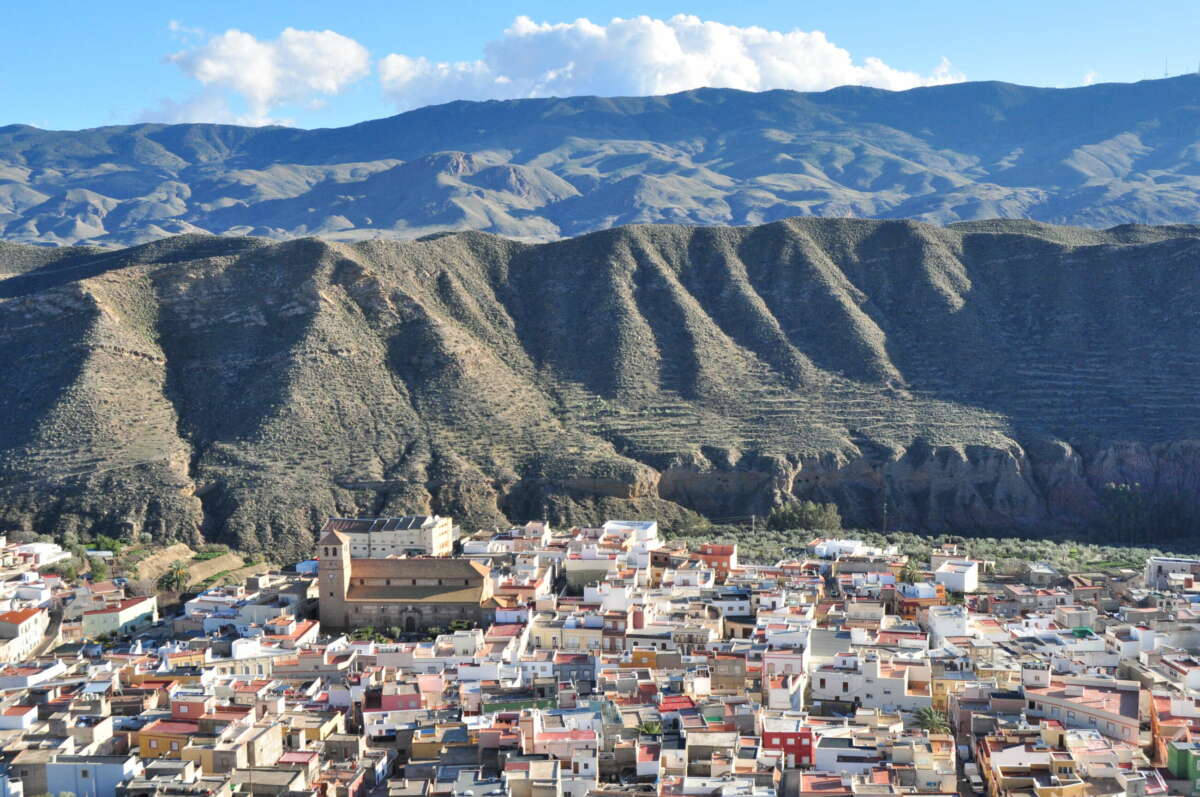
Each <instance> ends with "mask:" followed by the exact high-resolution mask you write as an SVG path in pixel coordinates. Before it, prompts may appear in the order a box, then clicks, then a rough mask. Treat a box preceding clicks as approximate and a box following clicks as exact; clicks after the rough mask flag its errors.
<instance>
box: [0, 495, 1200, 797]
mask: <svg viewBox="0 0 1200 797" xmlns="http://www.w3.org/2000/svg"><path fill="white" fill-rule="evenodd" d="M88 553H89V555H95V556H97V557H99V559H101V560H102V559H103V558H104V552H103V551H90V552H88ZM314 553H315V556H314V557H313V558H312V559H309V560H305V561H301V562H298V563H295V564H293V565H290V566H288V567H283V568H272V567H262V568H258V569H257V570H256V572H254V573H253V574H252V575H247V576H246V577H244V578H240V577H239V578H238V579H237V580H235V581H234V582H233V583H214V584H212V585H210V586H207V587H204V586H201V587H200V588H198V589H196V590H193V591H183V590H182V589H180V590H177V591H179V592H182V593H183V594H182V599H181V600H179V601H173V600H172V599H171V598H170V597H169V595H170V594H171V590H167V589H160V590H157V591H155V590H150V591H149V594H138V593H139V592H141V593H145V592H147V591H146V590H136V589H134V584H133V583H132V582H131V581H130V580H129V579H127V578H124V577H119V576H117V577H110V578H104V579H101V578H99V577H98V574H102V573H103V567H102V566H99V565H98V566H97V567H96V568H95V571H94V572H93V573H90V574H88V576H85V577H79V576H75V577H72V576H71V574H63V573H61V572H58V573H57V574H54V573H55V565H56V563H59V562H61V561H62V560H63V559H64V558H65V557H68V556H69V555H70V554H68V553H66V552H64V551H63V549H62V548H61V547H59V546H58V545H56V544H54V543H51V542H45V541H35V542H26V543H18V542H15V541H14V542H9V541H8V540H3V541H0V567H2V568H3V573H4V578H5V579H6V580H5V581H3V582H0V608H3V609H4V611H3V613H0V659H2V660H3V662H4V663H3V669H2V670H0V693H2V698H0V740H2V741H0V797H35V795H53V796H54V797H61V796H62V795H75V796H76V797H83V795H114V794H115V795H128V796H129V797H152V796H154V795H218V796H219V797H230V796H232V795H270V796H272V797H275V796H277V795H321V796H322V797H358V796H359V795H363V796H364V797H366V795H377V796H378V797H382V796H383V795H389V797H425V796H426V795H452V796H453V797H484V795H494V796H495V797H648V796H649V795H663V796H664V797H848V796H849V795H885V794H887V795H894V794H922V795H947V796H949V795H963V797H966V796H967V795H973V794H975V795H985V794H986V795H988V797H1028V796H1029V795H1036V797H1102V796H1103V795H1121V796H1122V797H1156V796H1157V795H1166V794H1192V793H1194V790H1195V789H1196V788H1200V738H1197V739H1193V738H1192V734H1193V732H1196V733H1198V734H1200V657H1198V656H1197V655H1196V651H1197V649H1198V648H1200V608H1198V607H1200V583H1197V576H1198V574H1200V560H1197V559H1188V558H1175V557H1166V556H1162V557H1150V558H1149V559H1148V560H1147V561H1146V563H1145V567H1144V569H1142V570H1136V569H1131V568H1127V567H1119V568H1109V569H1102V570H1098V571H1097V572H1078V573H1073V572H1062V571H1061V570H1060V569H1056V568H1055V567H1054V566H1051V565H1050V564H1047V563H1044V562H1037V561H1030V562H1029V563H1028V564H1027V566H1026V568H1025V572H1024V573H1023V574H1022V575H1021V576H1013V575H1009V574H1005V575H1001V574H998V573H997V572H996V569H995V567H994V563H992V562H989V561H986V560H981V559H977V558H973V557H972V556H971V550H970V544H969V540H968V541H967V542H966V543H965V544H962V545H957V544H946V545H942V546H941V547H940V548H937V549H935V550H934V553H933V554H932V556H930V558H929V560H928V561H913V560H912V559H911V558H910V557H909V556H906V555H905V554H903V553H901V552H899V551H898V550H896V549H895V548H885V547H873V546H870V545H866V544H864V543H863V542H862V541H859V540H855V539H849V538H833V537H820V538H816V539H813V540H812V541H811V542H809V543H808V544H807V546H806V548H805V554H804V555H803V556H799V557H796V558H792V559H786V560H784V561H779V562H775V563H770V564H767V563H747V562H743V561H740V560H739V557H738V548H737V546H736V545H735V544H729V543H720V542H709V543H703V544H698V545H696V546H695V549H694V550H691V549H688V548H684V547H681V546H679V545H673V544H668V543H667V541H666V540H665V539H664V536H663V535H662V534H661V533H660V530H659V527H658V524H657V523H656V522H654V521H653V520H637V521H623V520H612V521H609V522H606V523H604V525H603V526H601V527H599V528H570V529H558V528H552V527H551V525H550V524H549V523H547V522H542V521H534V522H529V523H526V524H525V525H523V526H518V527H515V528H511V529H508V530H500V529H495V530H486V531H474V532H471V531H469V530H463V529H461V528H459V527H458V526H456V525H455V523H454V521H453V519H451V518H447V517H439V516H408V517H393V518H331V519H329V520H328V521H326V522H325V524H324V528H322V529H321V531H320V533H319V535H318V538H317V542H316V548H315V552H314ZM215 566H223V565H215ZM171 578H172V574H171V573H170V572H168V573H167V574H166V575H165V576H164V577H163V578H160V583H161V584H163V585H169V584H170V582H171ZM183 585H184V582H179V583H178V584H176V586H177V587H182V586H183ZM160 602H161V604H162V605H160Z"/></svg>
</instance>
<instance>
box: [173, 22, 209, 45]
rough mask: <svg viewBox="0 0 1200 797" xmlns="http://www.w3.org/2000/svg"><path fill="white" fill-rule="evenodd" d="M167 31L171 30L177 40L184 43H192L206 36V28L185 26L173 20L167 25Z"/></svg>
mask: <svg viewBox="0 0 1200 797" xmlns="http://www.w3.org/2000/svg"><path fill="white" fill-rule="evenodd" d="M167 30H169V31H170V32H171V33H172V35H174V37H175V38H177V39H180V40H182V41H190V40H192V39H195V38H196V37H198V36H203V35H204V28H197V27H194V26H192V25H185V24H184V23H182V22H180V21H179V20H177V19H172V20H171V21H169V22H168V23H167Z"/></svg>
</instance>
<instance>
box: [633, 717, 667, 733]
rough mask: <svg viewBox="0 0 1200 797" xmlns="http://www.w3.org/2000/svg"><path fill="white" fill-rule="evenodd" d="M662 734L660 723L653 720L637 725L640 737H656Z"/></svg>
mask: <svg viewBox="0 0 1200 797" xmlns="http://www.w3.org/2000/svg"><path fill="white" fill-rule="evenodd" d="M661 733H662V723H660V722H655V721H654V720H646V721H645V722H643V723H642V724H640V725H638V734H639V735H641V736H658V735H659V734H661Z"/></svg>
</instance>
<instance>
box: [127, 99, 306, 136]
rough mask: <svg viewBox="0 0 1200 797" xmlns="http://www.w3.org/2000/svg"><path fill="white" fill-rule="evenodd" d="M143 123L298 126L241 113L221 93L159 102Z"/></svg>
mask: <svg viewBox="0 0 1200 797" xmlns="http://www.w3.org/2000/svg"><path fill="white" fill-rule="evenodd" d="M137 120H138V121H139V122H167V123H169V124H180V123H183V122H208V123H210V124H225V125H249V126H252V127H261V126H262V125H295V124H296V121H295V120H294V119H291V118H286V117H278V118H277V117H271V116H263V115H261V114H249V113H239V112H238V111H236V110H234V108H233V107H232V106H231V105H230V104H229V100H227V99H226V98H225V96H224V95H223V94H221V93H220V92H217V91H210V90H206V91H201V92H199V93H197V94H195V95H193V96H191V97H188V98H187V99H185V100H172V99H169V98H166V99H162V100H159V101H158V103H156V104H155V105H153V106H151V107H149V108H145V109H143V110H142V111H141V113H139V114H138V115H137Z"/></svg>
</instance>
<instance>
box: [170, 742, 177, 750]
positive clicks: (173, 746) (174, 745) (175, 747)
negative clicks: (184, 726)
mask: <svg viewBox="0 0 1200 797" xmlns="http://www.w3.org/2000/svg"><path fill="white" fill-rule="evenodd" d="M171 749H172V750H178V749H179V742H171Z"/></svg>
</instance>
